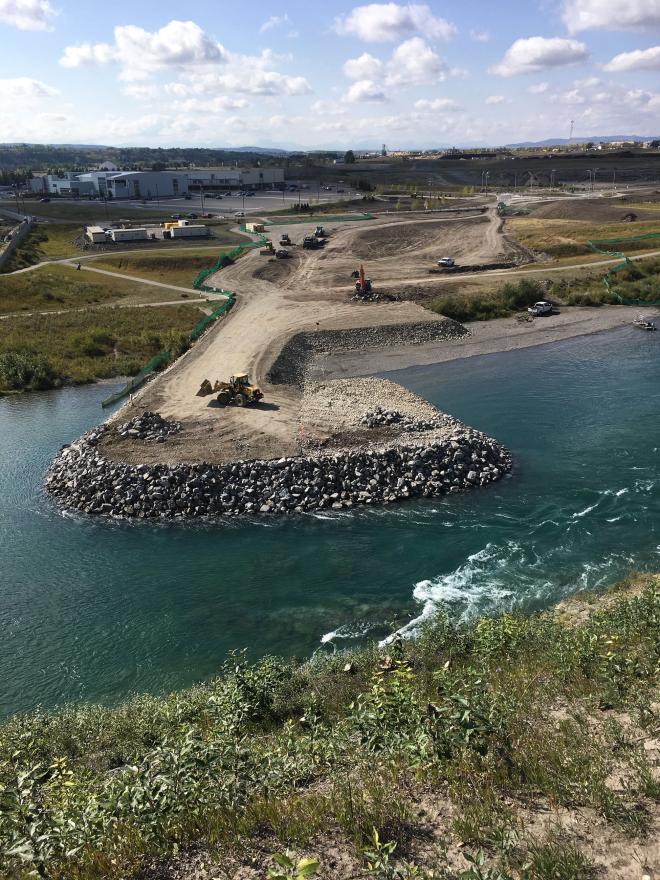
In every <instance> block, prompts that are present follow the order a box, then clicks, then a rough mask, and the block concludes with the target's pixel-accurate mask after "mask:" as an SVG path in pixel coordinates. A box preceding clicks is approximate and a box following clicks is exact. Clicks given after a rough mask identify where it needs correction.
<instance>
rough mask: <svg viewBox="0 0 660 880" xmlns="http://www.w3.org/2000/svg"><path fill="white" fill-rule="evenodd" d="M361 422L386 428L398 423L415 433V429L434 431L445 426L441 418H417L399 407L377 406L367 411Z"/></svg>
mask: <svg viewBox="0 0 660 880" xmlns="http://www.w3.org/2000/svg"><path fill="white" fill-rule="evenodd" d="M360 424H361V425H365V427H367V428H386V427H389V426H390V425H397V426H398V427H399V428H400V429H401V430H402V431H405V432H407V433H413V432H415V431H433V430H434V429H435V428H441V427H443V426H444V422H443V421H442V420H441V419H415V418H413V417H412V416H409V415H404V414H403V413H401V412H399V410H398V409H391V410H387V409H383V407H382V406H377V407H375V408H374V409H372V410H369V411H368V412H366V413H365V414H364V415H363V416H362V418H361V419H360Z"/></svg>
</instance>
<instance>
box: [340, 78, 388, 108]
mask: <svg viewBox="0 0 660 880" xmlns="http://www.w3.org/2000/svg"><path fill="white" fill-rule="evenodd" d="M345 99H346V100H347V101H348V102H349V103H351V104H357V103H360V102H362V101H386V100H387V96H386V94H385V92H384V91H383V90H382V89H381V87H380V86H378V85H377V84H376V83H375V82H373V80H370V79H360V80H358V81H357V82H354V83H353V85H352V86H351V87H350V88H349V90H348V91H347V92H346V96H345Z"/></svg>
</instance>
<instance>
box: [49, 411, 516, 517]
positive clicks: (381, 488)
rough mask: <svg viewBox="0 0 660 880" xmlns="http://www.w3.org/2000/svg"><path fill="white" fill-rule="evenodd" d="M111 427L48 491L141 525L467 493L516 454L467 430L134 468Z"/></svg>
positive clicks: (81, 450)
mask: <svg viewBox="0 0 660 880" xmlns="http://www.w3.org/2000/svg"><path fill="white" fill-rule="evenodd" d="M109 430H110V428H109V427H108V426H107V425H101V426H99V427H98V428H95V429H94V430H92V431H89V432H88V433H87V434H84V435H83V436H82V437H81V438H80V439H79V440H77V441H76V442H74V443H72V444H71V445H69V446H65V447H63V448H62V450H61V451H60V453H59V454H58V456H57V458H56V459H55V460H54V461H53V463H52V465H51V467H50V469H49V471H48V474H47V477H46V490H47V491H48V492H49V493H50V494H51V495H53V496H54V497H55V498H56V499H57V500H58V501H59V502H60V503H61V504H63V505H64V506H65V507H68V508H74V509H77V510H80V511H84V512H85V513H90V514H97V515H102V516H108V517H122V518H123V517H129V518H130V517H136V518H140V519H156V518H182V517H201V516H219V515H222V516H236V515H240V514H246V513H247V514H250V513H284V512H288V511H298V512H303V511H313V510H321V509H330V510H342V509H345V508H351V507H354V506H356V505H363V504H383V503H389V502H393V501H398V500H400V499H404V498H414V497H427V498H428V497H434V496H438V495H444V494H447V493H459V492H464V491H466V490H468V489H471V488H473V487H476V486H484V485H486V484H488V483H492V482H494V481H495V480H498V479H500V478H501V477H502V476H503V475H504V474H505V473H506V472H507V471H508V470H509V469H510V467H511V458H510V456H509V453H508V452H507V450H506V449H504V448H503V447H502V446H500V445H499V444H497V443H496V442H495V441H494V440H492V439H490V438H489V437H486V436H485V435H483V434H481V433H479V432H478V431H473V430H471V429H469V428H466V427H463V428H462V429H461V430H457V431H456V432H455V433H454V434H453V435H452V436H448V437H446V438H444V439H442V440H433V441H432V442H431V443H427V444H425V445H422V444H417V445H416V444H409V443H407V442H406V443H402V444H401V445H399V446H396V447H392V446H389V447H385V448H381V449H378V448H368V449H364V450H361V449H358V450H348V451H346V452H343V453H339V454H336V455H326V456H322V455H319V456H315V457H295V458H281V459H279V460H268V461H263V460H253V461H237V462H231V463H228V464H215V465H210V464H194V465H187V464H178V465H164V464H157V465H146V464H141V465H130V464H124V463H117V462H113V461H110V460H108V459H107V458H106V457H105V456H104V455H103V454H102V453H101V451H100V450H99V449H98V442H99V440H100V439H101V438H102V437H103V435H104V434H105V433H106V432H107V431H109Z"/></svg>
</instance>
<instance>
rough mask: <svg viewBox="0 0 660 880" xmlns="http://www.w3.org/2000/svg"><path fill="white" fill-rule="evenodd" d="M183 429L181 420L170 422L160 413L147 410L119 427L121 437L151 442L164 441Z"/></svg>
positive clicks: (118, 431)
mask: <svg viewBox="0 0 660 880" xmlns="http://www.w3.org/2000/svg"><path fill="white" fill-rule="evenodd" d="M180 430H181V422H168V421H167V419H164V418H163V417H162V416H161V414H160V413H157V412H151V410H146V411H145V412H143V413H142V415H141V416H135V417H134V418H132V419H131V420H130V421H128V422H124V423H123V424H122V425H119V427H118V428H117V433H118V434H119V436H120V437H127V438H129V439H131V440H146V441H147V442H150V443H164V442H165V441H166V440H167V438H168V437H169V436H170V435H171V434H176V433H178V432H179V431H180Z"/></svg>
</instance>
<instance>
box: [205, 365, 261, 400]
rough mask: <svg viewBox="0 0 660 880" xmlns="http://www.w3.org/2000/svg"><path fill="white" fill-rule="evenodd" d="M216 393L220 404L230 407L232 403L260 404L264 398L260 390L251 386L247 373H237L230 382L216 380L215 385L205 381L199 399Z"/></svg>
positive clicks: (231, 377)
mask: <svg viewBox="0 0 660 880" xmlns="http://www.w3.org/2000/svg"><path fill="white" fill-rule="evenodd" d="M216 392H217V394H218V398H217V400H218V403H221V404H222V405H223V406H228V405H229V404H230V403H235V404H236V406H249V405H251V404H255V403H259V401H260V400H262V399H263V396H264V395H263V392H262V390H261V389H260V388H257V386H256V385H251V384H250V379H249V377H248V374H247V373H235V374H234V375H233V376H230V378H229V381H228V382H222V381H220V380H219V379H216V381H215V383H214V384H213V385H212V384H211V382H210V381H209V380H208V379H204V381H203V382H202V384H201V386H200V389H199V391H198V392H197V397H207V396H208V395H209V394H215V393H216Z"/></svg>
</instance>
